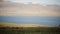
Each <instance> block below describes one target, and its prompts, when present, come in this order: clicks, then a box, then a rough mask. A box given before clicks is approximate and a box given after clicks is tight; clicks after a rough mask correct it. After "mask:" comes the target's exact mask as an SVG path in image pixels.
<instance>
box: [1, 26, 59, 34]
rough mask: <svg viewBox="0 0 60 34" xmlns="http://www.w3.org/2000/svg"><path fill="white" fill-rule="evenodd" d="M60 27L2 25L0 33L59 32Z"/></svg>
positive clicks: (55, 33) (42, 33)
mask: <svg viewBox="0 0 60 34" xmlns="http://www.w3.org/2000/svg"><path fill="white" fill-rule="evenodd" d="M59 33H60V27H50V28H49V27H0V34H59Z"/></svg>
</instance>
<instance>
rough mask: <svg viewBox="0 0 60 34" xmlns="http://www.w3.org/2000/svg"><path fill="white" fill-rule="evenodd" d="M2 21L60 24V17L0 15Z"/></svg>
mask: <svg viewBox="0 0 60 34" xmlns="http://www.w3.org/2000/svg"><path fill="white" fill-rule="evenodd" d="M0 22H9V23H17V24H41V25H48V26H58V25H59V24H60V17H56V16H0Z"/></svg>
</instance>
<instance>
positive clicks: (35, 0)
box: [8, 0, 60, 5]
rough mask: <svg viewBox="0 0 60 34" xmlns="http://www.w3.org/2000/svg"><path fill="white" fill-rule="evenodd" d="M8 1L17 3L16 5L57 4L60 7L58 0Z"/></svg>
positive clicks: (59, 0)
mask: <svg viewBox="0 0 60 34" xmlns="http://www.w3.org/2000/svg"><path fill="white" fill-rule="evenodd" d="M8 1H12V2H18V3H20V2H22V3H27V2H33V3H40V4H58V5H60V0H8Z"/></svg>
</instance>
